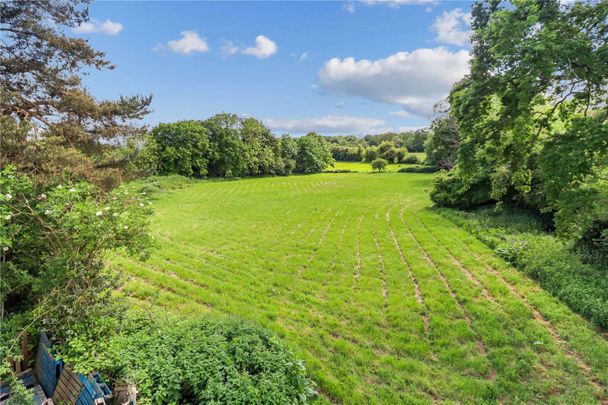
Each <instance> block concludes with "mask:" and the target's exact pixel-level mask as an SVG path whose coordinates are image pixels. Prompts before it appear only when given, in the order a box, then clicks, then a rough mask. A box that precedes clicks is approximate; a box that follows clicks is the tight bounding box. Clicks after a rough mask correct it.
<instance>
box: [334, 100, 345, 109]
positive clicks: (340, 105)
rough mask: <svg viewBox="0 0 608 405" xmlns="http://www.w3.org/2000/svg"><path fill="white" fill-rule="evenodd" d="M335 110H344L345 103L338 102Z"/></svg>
mask: <svg viewBox="0 0 608 405" xmlns="http://www.w3.org/2000/svg"><path fill="white" fill-rule="evenodd" d="M334 107H335V108H344V103H343V102H342V101H338V102H337V103H336V104H335V105H334Z"/></svg>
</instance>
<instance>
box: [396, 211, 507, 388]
mask: <svg viewBox="0 0 608 405" xmlns="http://www.w3.org/2000/svg"><path fill="white" fill-rule="evenodd" d="M399 216H400V219H401V223H402V224H403V225H404V226H405V227H406V229H407V232H408V233H409V235H410V237H411V238H412V239H413V240H414V241H415V242H416V245H417V246H418V248H419V249H420V251H421V252H422V254H423V255H424V257H425V259H426V260H427V261H428V263H429V264H430V265H431V266H432V267H434V268H435V270H436V271H437V274H438V275H439V278H441V280H442V281H443V285H444V286H445V288H446V290H447V291H448V293H449V294H450V296H451V297H452V299H453V300H454V302H455V303H456V305H457V306H458V309H460V312H461V313H462V316H463V319H464V320H465V322H466V323H467V325H468V326H469V328H470V329H471V331H472V332H473V333H474V334H475V336H476V339H475V344H476V346H477V349H478V350H479V353H481V354H482V355H483V356H485V357H486V358H487V357H488V350H487V349H486V346H485V344H484V343H483V340H482V339H481V337H480V336H479V333H478V332H477V331H476V330H475V327H474V326H473V321H471V317H470V316H469V314H468V311H467V310H466V309H465V308H464V306H463V305H462V303H461V302H460V300H459V299H458V296H457V295H456V293H455V292H454V290H453V289H452V286H451V285H450V283H449V282H448V279H447V278H446V277H445V275H444V274H443V272H442V271H441V270H440V269H439V266H437V264H436V263H435V262H434V261H433V259H432V258H431V256H430V255H429V253H428V252H427V251H426V249H425V248H424V247H423V246H422V244H421V243H420V242H419V241H418V238H416V236H415V235H414V233H413V232H412V230H411V229H410V227H409V225H408V224H407V223H406V222H405V221H404V220H403V210H402V211H401V212H400V213H399ZM488 363H489V361H488ZM488 367H489V372H488V376H487V378H488V380H494V379H495V378H496V370H494V368H493V367H492V366H490V365H488Z"/></svg>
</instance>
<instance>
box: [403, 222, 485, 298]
mask: <svg viewBox="0 0 608 405" xmlns="http://www.w3.org/2000/svg"><path fill="white" fill-rule="evenodd" d="M415 218H416V220H417V221H418V222H419V223H420V224H422V226H423V227H424V229H426V231H427V232H428V233H429V235H431V237H432V238H433V239H434V240H435V242H437V243H438V244H439V246H441V247H442V248H443V249H445V251H446V252H447V253H448V255H450V258H451V260H452V262H453V263H454V264H455V265H456V266H457V267H458V269H459V270H460V271H462V273H463V274H464V275H465V276H466V277H467V279H469V281H471V282H472V283H473V284H475V286H476V287H478V288H481V293H482V294H483V296H484V298H485V299H487V300H488V301H490V302H491V303H493V304H496V299H495V298H494V296H492V294H490V292H489V291H488V289H487V288H486V287H485V286H484V285H483V284H482V283H481V282H480V281H479V280H478V279H477V278H476V277H475V276H474V275H473V274H472V273H471V272H470V271H469V270H468V269H467V268H466V267H465V266H464V264H462V262H461V261H460V260H458V258H457V257H456V256H455V255H454V254H453V253H452V251H451V250H450V249H449V248H448V247H447V246H446V245H445V244H443V243H442V242H441V241H440V240H439V239H437V237H436V236H435V234H434V233H433V231H431V229H430V228H429V227H428V226H427V225H426V224H425V223H424V222H423V221H422V220H421V219H420V218H418V217H415ZM401 221H403V222H405V221H404V219H403V211H401Z"/></svg>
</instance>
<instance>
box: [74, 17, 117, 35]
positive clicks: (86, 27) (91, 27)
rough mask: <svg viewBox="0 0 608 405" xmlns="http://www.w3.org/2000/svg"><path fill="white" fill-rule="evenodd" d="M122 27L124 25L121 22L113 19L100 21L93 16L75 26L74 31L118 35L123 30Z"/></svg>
mask: <svg viewBox="0 0 608 405" xmlns="http://www.w3.org/2000/svg"><path fill="white" fill-rule="evenodd" d="M122 29H123V25H122V24H121V23H119V22H114V21H112V20H105V21H99V20H96V19H94V18H93V19H91V20H89V21H86V22H83V23H81V24H80V25H79V26H78V27H76V28H74V32H77V33H79V34H107V35H116V34H118V33H119V32H120V31H122Z"/></svg>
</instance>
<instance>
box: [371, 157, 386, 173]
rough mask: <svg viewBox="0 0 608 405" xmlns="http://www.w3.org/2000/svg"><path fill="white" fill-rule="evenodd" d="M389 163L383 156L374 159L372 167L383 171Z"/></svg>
mask: <svg viewBox="0 0 608 405" xmlns="http://www.w3.org/2000/svg"><path fill="white" fill-rule="evenodd" d="M387 165H388V162H387V161H386V160H384V159H382V158H377V159H374V161H373V162H372V169H373V170H374V171H375V172H383V171H385V170H386V166H387Z"/></svg>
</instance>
